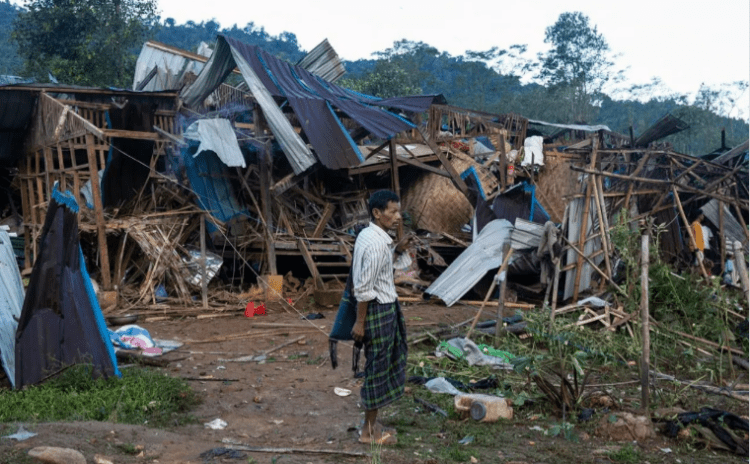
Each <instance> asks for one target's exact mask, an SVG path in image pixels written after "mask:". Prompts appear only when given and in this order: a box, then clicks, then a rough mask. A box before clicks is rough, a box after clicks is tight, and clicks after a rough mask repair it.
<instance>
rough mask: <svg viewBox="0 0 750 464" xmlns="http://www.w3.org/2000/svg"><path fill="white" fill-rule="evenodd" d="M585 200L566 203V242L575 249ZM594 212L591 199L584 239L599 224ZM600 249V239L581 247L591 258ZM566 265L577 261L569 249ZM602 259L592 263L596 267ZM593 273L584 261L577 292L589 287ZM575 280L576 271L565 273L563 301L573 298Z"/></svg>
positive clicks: (574, 254) (594, 208)
mask: <svg viewBox="0 0 750 464" xmlns="http://www.w3.org/2000/svg"><path fill="white" fill-rule="evenodd" d="M584 202H585V200H584V199H583V198H576V199H574V200H572V201H571V202H570V203H568V206H567V208H568V214H567V217H568V241H569V242H570V243H572V244H574V245H575V246H576V247H578V240H579V238H580V234H581V222H582V221H583V207H584ZM594 211H596V206H595V205H594V199H593V198H592V199H591V205H590V207H589V218H588V221H586V224H587V227H586V237H590V236H591V234H592V233H593V231H594V230H596V228H597V227H598V224H599V218H598V216H596V215H595V214H594ZM601 247H602V241H601V239H600V238H598V237H597V238H593V239H591V240H587V241H586V244H585V246H584V247H583V254H584V255H586V256H591V255H592V254H593V253H594V252H595V251H598V250H599V249H600V248H601ZM565 259H566V261H565V262H566V264H570V263H573V262H576V261H578V254H577V253H576V252H575V251H574V250H572V249H569V250H568V252H567V254H566V258H565ZM603 259H604V258H603V257H602V256H598V257H596V258H594V259H592V261H593V262H594V263H595V264H596V265H597V266H598V265H599V263H600V262H601V261H602V260H603ZM592 272H593V269H591V265H590V264H589V263H588V262H587V261H586V260H584V261H583V265H582V266H581V280H580V283H579V285H578V291H579V292H582V291H584V290H587V289H588V288H589V287H590V286H591V273H592ZM575 280H576V270H575V269H571V270H569V271H567V272H566V273H565V293H564V295H563V300H567V299H568V298H570V297H572V296H573V291H574V289H575Z"/></svg>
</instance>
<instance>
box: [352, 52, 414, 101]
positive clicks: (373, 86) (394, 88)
mask: <svg viewBox="0 0 750 464" xmlns="http://www.w3.org/2000/svg"><path fill="white" fill-rule="evenodd" d="M338 84H339V85H341V86H342V87H346V88H348V89H351V90H354V91H356V92H360V93H364V94H367V95H372V96H374V97H380V98H389V97H399V96H405V95H418V94H420V93H422V89H421V88H419V86H418V84H417V82H416V81H415V80H414V79H412V78H411V77H410V76H409V74H408V73H407V72H406V71H404V69H403V68H401V66H399V65H398V64H396V63H394V62H393V61H388V60H379V61H378V62H377V63H375V67H374V68H373V69H372V71H369V72H367V73H365V74H363V75H362V76H360V77H359V78H347V79H341V81H339V82H338Z"/></svg>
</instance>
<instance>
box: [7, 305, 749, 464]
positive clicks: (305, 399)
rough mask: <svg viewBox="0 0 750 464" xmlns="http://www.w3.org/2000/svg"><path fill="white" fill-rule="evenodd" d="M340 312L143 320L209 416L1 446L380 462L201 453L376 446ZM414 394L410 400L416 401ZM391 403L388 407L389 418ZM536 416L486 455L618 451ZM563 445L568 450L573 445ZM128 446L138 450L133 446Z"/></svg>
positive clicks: (417, 320)
mask: <svg viewBox="0 0 750 464" xmlns="http://www.w3.org/2000/svg"><path fill="white" fill-rule="evenodd" d="M310 310H312V311H314V312H321V313H322V314H324V315H325V319H318V320H312V321H306V320H302V319H301V316H300V314H307V313H308V312H309V311H310ZM404 315H405V318H406V321H407V330H408V331H409V332H410V333H416V332H417V331H422V330H425V329H429V328H436V327H437V325H438V324H450V323H456V322H460V321H464V320H466V319H467V318H470V317H471V316H472V315H473V312H472V310H470V309H469V308H466V307H460V306H456V307H453V308H445V307H444V306H437V305H430V304H423V303H420V304H406V305H404ZM334 317H335V311H334V309H332V308H321V307H311V308H300V313H291V312H287V311H284V310H282V309H281V307H280V305H278V304H272V305H270V306H269V309H268V311H267V314H266V315H265V316H255V317H253V318H246V317H244V316H242V315H241V313H236V314H235V315H233V316H231V317H217V318H207V319H196V318H195V317H191V318H184V319H170V320H163V321H154V322H148V321H147V320H146V321H143V320H141V321H139V322H137V324H138V325H140V326H142V327H144V328H146V329H147V330H149V332H150V333H151V335H152V337H153V338H156V339H168V340H177V341H181V342H184V345H183V346H182V347H181V348H180V349H179V350H177V351H173V352H170V353H167V354H165V355H164V356H163V358H164V359H167V360H171V362H170V364H169V366H168V367H167V368H165V369H164V371H165V372H166V373H167V374H169V375H172V376H179V377H183V378H186V379H190V380H189V382H190V384H191V385H192V386H193V388H194V389H195V390H196V391H198V392H200V393H201V394H202V396H203V402H202V404H201V405H199V406H198V407H197V409H196V410H195V411H194V412H193V414H194V416H195V418H196V419H197V423H194V424H191V425H187V426H176V427H173V428H171V429H169V430H163V429H154V428H150V427H149V426H148V425H146V424H144V425H140V426H133V425H119V424H111V423H102V422H78V423H30V424H24V426H25V427H26V429H28V430H31V431H33V432H36V433H37V434H38V435H37V436H36V437H34V438H31V439H28V440H26V441H22V442H16V441H12V440H8V439H2V440H0V455H2V454H6V453H8V454H10V453H15V455H18V456H22V455H23V453H22V452H21V450H27V449H29V448H33V447H36V446H62V447H68V448H73V449H76V450H78V451H80V452H82V453H83V454H84V455H85V456H86V458H87V461H88V462H89V463H93V462H96V461H95V456H96V455H100V456H105V457H107V458H109V459H110V460H111V461H112V462H114V463H135V462H138V463H202V462H256V463H284V464H292V463H301V464H305V463H316V464H317V463H332V462H352V463H360V462H361V463H369V462H373V458H371V457H367V456H355V455H347V454H335V453H334V454H320V453H313V452H308V453H300V452H295V453H290V454H282V453H281V452H279V451H273V452H248V453H247V457H245V458H243V459H238V460H233V459H228V458H227V457H224V458H221V457H219V458H214V459H213V460H210V459H208V460H206V459H204V458H201V457H200V455H201V453H204V452H206V451H208V450H211V449H213V448H217V447H221V446H224V444H223V443H222V440H226V439H229V440H232V441H234V442H235V443H241V444H244V445H247V446H253V447H266V448H294V449H306V450H318V451H336V452H340V451H343V452H346V453H352V454H361V453H369V452H370V451H371V450H370V447H369V446H366V445H362V444H359V443H358V442H357V437H358V434H357V430H356V428H357V426H358V425H359V424H360V423H361V421H362V418H363V414H362V411H361V409H360V407H359V404H358V403H359V387H360V382H361V381H360V380H359V379H354V378H353V375H352V371H351V368H350V366H351V350H350V347H349V346H348V345H343V344H340V345H339V362H340V365H339V368H338V369H336V370H333V369H332V368H331V364H330V361H329V359H328V338H327V334H328V332H329V330H330V327H331V324H332V323H333V319H334ZM248 332H252V333H253V334H257V333H261V332H265V335H261V336H258V335H253V336H243V335H246V334H247V333H248ZM303 336H304V338H303V339H302V340H300V341H299V342H294V343H292V344H289V345H287V346H285V347H283V348H280V349H278V350H276V351H274V352H272V353H270V354H268V358H267V359H266V362H264V363H258V362H228V361H226V359H231V358H237V357H241V356H247V355H256V354H260V353H262V352H263V351H264V350H268V349H271V348H274V347H277V346H279V345H281V344H284V343H287V342H289V341H292V340H294V339H297V338H299V337H303ZM222 338H224V340H222ZM126 368H127V367H126ZM336 387H339V388H343V389H347V390H350V391H351V392H352V393H351V395H349V396H338V395H337V394H336V393H335V392H334V389H335V388H336ZM408 396H409V395H408V394H407V395H406V396H405V397H404V398H403V399H402V400H400V401H411V400H409V399H408ZM388 414H389V412H388V408H386V409H385V411H384V417H385V418H386V420H387V417H388ZM214 419H222V420H223V421H225V422H226V423H227V426H226V428H224V429H223V430H212V429H209V428H206V427H205V426H204V424H205V423H208V422H211V421H213V420H214ZM14 425H15V424H13V425H6V426H5V427H4V428H3V430H2V435H8V434H9V433H13V432H15V429H14V428H13V426H14ZM527 425H529V424H526V423H523V422H522V421H520V422H519V421H514V422H513V424H508V425H496V427H498V428H497V431H498V434H499V435H498V438H501V440H500V441H499V442H498V453H497V459H496V460H493V461H482V462H517V463H520V462H528V463H531V462H547V463H555V462H612V461H611V460H610V459H608V458H607V457H606V456H605V455H602V458H601V459H600V458H597V457H596V455H595V451H596V450H597V449H600V450H601V449H602V447H605V448H604V449H606V446H608V445H609V444H608V443H606V442H595V441H587V442H585V443H581V444H575V443H571V442H567V441H563V440H562V439H560V438H553V437H544V436H541V435H540V434H539V433H536V432H531V431H530V430H529V427H527ZM530 438H531V439H533V441H530V440H529V439H530ZM592 440H593V439H592ZM509 442H513V443H509ZM529 443H531V444H534V443H537V444H536V449H537V451H538V452H537V453H536V454H528V453H524V449H525V448H528V447H529ZM649 446H651V447H652V448H653V449H657V448H659V447H662V448H668V447H669V446H671V447H672V449H675V445H674V443H672V444H671V445H670V443H669V442H667V441H665V439H663V438H662V439H659V440H656V441H655V442H654V443H652V444H650V445H649ZM561 447H562V448H567V449H568V451H566V452H564V453H563V452H561V451H560V450H561ZM125 449H130V451H131V452H130V453H127V452H124V450H125ZM141 450H142V453H141V452H140V451H141ZM576 453H583V454H585V455H586V456H588V457H589V458H587V459H584V460H580V459H578V458H577V457H576ZM592 453H594V454H592ZM380 454H381V456H380V459H381V462H384V463H388V462H396V463H401V462H403V463H408V462H424V463H428V462H429V463H437V462H442V461H440V460H436V459H433V460H429V459H427V460H422V458H421V457H417V455H420V453H418V452H416V451H414V450H412V449H404V448H393V449H383V450H382V451H381V452H380ZM564 456H568V458H565V457H564ZM591 456H594V457H591ZM248 458H251V460H248ZM715 458H716V460H714V461H713V462H726V460H727V459H735V458H732V457H731V455H727V454H718V455H715ZM725 458H727V459H725ZM0 461H1V460H0ZM28 462H30V461H28ZM466 462H471V461H469V460H466ZM651 462H655V461H653V460H652V461H651ZM656 462H681V463H685V462H694V461H692V460H691V458H690V455H680V456H678V455H677V454H674V453H673V454H664V459H663V460H660V461H656ZM701 462H704V461H701ZM738 462H739V461H738Z"/></svg>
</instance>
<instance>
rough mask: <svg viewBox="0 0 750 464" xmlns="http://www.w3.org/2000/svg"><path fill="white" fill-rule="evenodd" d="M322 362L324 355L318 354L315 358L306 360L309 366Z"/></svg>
mask: <svg viewBox="0 0 750 464" xmlns="http://www.w3.org/2000/svg"><path fill="white" fill-rule="evenodd" d="M321 362H323V355H320V356H316V357H315V358H313V359H308V360H307V361H305V364H307V365H308V366H313V365H315V364H320V363H321Z"/></svg>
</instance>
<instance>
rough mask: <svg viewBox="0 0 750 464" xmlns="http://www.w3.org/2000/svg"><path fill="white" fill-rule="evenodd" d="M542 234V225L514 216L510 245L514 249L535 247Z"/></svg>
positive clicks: (537, 246) (539, 241)
mask: <svg viewBox="0 0 750 464" xmlns="http://www.w3.org/2000/svg"><path fill="white" fill-rule="evenodd" d="M542 235H544V226H543V225H542V224H537V223H534V222H531V221H527V220H525V219H521V218H516V222H515V224H514V229H513V234H512V236H511V237H512V239H513V240H512V242H511V246H512V247H513V249H514V250H524V249H527V248H533V249H535V250H536V249H537V248H539V243H541V241H542Z"/></svg>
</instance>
